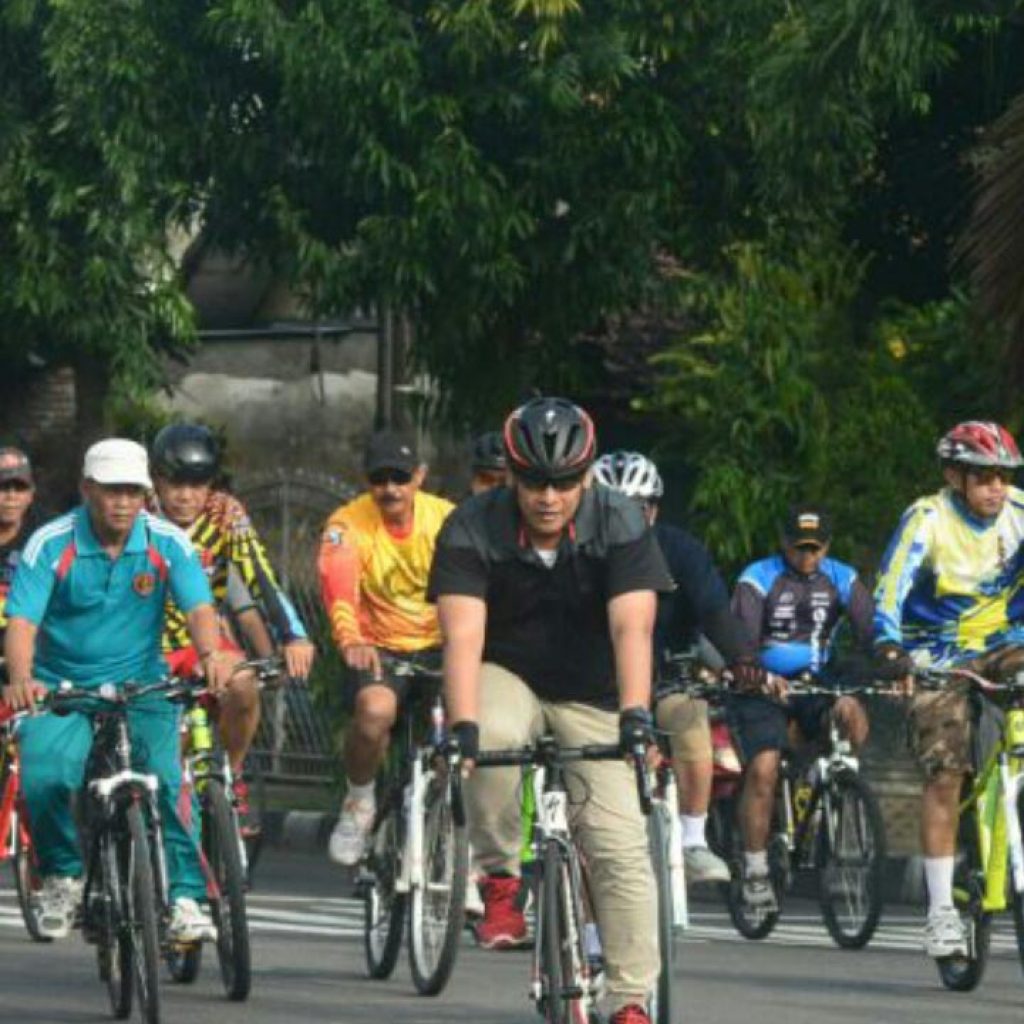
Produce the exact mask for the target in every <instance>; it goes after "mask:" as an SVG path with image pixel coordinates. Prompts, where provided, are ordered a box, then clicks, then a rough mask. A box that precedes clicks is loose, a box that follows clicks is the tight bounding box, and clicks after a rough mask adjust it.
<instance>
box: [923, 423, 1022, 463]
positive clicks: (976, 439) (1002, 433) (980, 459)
mask: <svg viewBox="0 0 1024 1024" xmlns="http://www.w3.org/2000/svg"><path fill="white" fill-rule="evenodd" d="M936 451H937V452H938V455H939V458H940V459H942V461H943V462H956V463H959V464H960V465H964V466H980V467H983V468H990V467H991V468H998V469H1018V468H1019V467H1020V466H1022V465H1024V459H1022V458H1021V454H1020V449H1019V448H1018V447H1017V442H1016V441H1014V439H1013V435H1012V434H1011V433H1010V432H1009V431H1008V430H1007V429H1006V427H1001V426H1000V425H999V424H998V423H991V422H988V421H986V420H967V421H966V422H964V423H958V424H957V425H956V426H955V427H953V429H952V430H950V431H949V432H948V433H946V434H945V435H943V437H942V439H941V440H940V441H939V444H938V447H937V448H936Z"/></svg>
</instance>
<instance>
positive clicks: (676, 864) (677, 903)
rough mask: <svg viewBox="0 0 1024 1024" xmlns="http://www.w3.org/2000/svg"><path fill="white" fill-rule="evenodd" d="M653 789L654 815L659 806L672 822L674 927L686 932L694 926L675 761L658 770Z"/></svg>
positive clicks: (670, 858) (670, 863)
mask: <svg viewBox="0 0 1024 1024" xmlns="http://www.w3.org/2000/svg"><path fill="white" fill-rule="evenodd" d="M655 782H656V784H655V786H653V787H652V795H651V800H652V803H653V804H654V805H656V806H655V807H654V808H653V809H652V813H656V812H658V805H660V806H661V807H663V808H664V812H665V817H666V820H667V821H668V823H669V825H668V833H669V834H668V867H669V878H670V881H671V887H672V926H673V927H674V928H679V929H682V930H684V931H685V930H686V929H687V928H689V927H690V904H689V899H688V897H687V893H686V867H685V861H684V860H683V825H682V822H681V821H680V820H679V785H678V783H677V782H676V773H675V771H674V769H673V767H672V762H671V761H670V760H667V759H664V758H663V759H662V761H661V763H660V764H659V765H658V767H657V768H656V769H655Z"/></svg>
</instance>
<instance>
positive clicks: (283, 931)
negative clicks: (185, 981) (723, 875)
mask: <svg viewBox="0 0 1024 1024" xmlns="http://www.w3.org/2000/svg"><path fill="white" fill-rule="evenodd" d="M248 909H249V925H250V928H251V930H252V932H253V933H254V934H256V935H259V934H268V935H269V934H273V935H294V936H296V937H297V938H301V937H305V938H329V939H342V940H346V941H348V940H354V939H361V938H362V934H363V904H362V901H361V900H358V899H355V898H353V897H324V898H312V897H309V896H291V895H288V894H283V893H267V894H261V893H259V892H254V893H251V894H250V895H249V903H248ZM692 922H693V923H692V925H691V927H690V928H689V930H688V931H687V932H685V934H684V935H683V936H682V941H683V943H684V944H688V943H709V942H740V943H743V942H747V941H748V940H747V939H744V938H743V937H742V936H740V935H739V934H737V932H736V931H735V929H733V927H732V925H731V923H730V922H729V920H728V918H727V917H726V916H725V914H724V912H721V911H708V910H698V911H696V912H694V913H693V914H692ZM922 926H923V919H922V917H919V916H915V915H912V914H908V913H907V912H906V911H900V912H898V913H894V914H892V915H888V916H885V917H883V919H882V923H881V924H880V926H879V928H878V931H877V932H876V933H875V936H874V938H873V939H872V941H871V944H870V946H869V947H868V949H869V950H879V951H884V950H892V951H898V952H918V951H921V947H922V941H921V931H922ZM23 927H24V925H23V924H22V920H21V913H20V911H19V909H18V904H17V900H16V897H15V895H14V893H13V892H12V891H10V890H9V889H4V890H3V891H0V930H3V931H7V930H8V929H21V928H23ZM757 944H758V945H774V946H790V947H794V946H796V947H809V948H822V949H830V948H833V943H832V940H831V939H830V938H829V936H828V933H827V932H826V931H825V926H824V925H823V924H822V922H821V920H820V918H817V917H815V916H813V915H809V914H793V915H791V916H790V917H783V919H782V920H781V921H780V922H779V923H778V924H777V925H776V927H775V930H774V931H773V932H772V934H771V935H770V936H769V937H768V938H766V939H763V940H761V942H759V943H757ZM992 953H993V954H994V955H996V956H1016V954H1017V944H1016V938H1015V936H1014V934H1013V928H1012V925H1011V923H1010V920H1009V918H1002V919H999V920H997V923H996V928H995V929H994V931H993V935H992Z"/></svg>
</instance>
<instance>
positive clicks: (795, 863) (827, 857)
mask: <svg viewBox="0 0 1024 1024" xmlns="http://www.w3.org/2000/svg"><path fill="white" fill-rule="evenodd" d="M788 693H789V694H791V695H793V696H802V695H823V696H827V697H831V698H833V699H838V698H839V697H842V696H852V695H855V694H858V695H859V694H863V695H872V694H884V695H887V696H891V695H892V690H891V689H888V688H886V689H880V688H877V687H873V686H858V687H842V688H840V687H836V688H833V687H822V686H817V685H814V684H812V683H806V682H804V683H802V682H799V681H793V682H790V683H789V688H788ZM736 811H738V805H737V806H736V808H735V811H734V814H733V815H732V820H731V821H729V819H728V818H724V820H723V824H725V827H726V832H727V834H726V836H725V837H723V845H724V846H725V847H726V848H727V849H728V850H729V861H730V871H731V875H732V878H731V881H730V882H729V886H728V890H727V894H726V903H727V906H728V909H729V916H730V918H731V919H732V922H733V925H734V926H735V928H736V930H737V931H738V932H739V933H740V934H741V935H743V936H744V937H745V938H748V939H755V940H756V939H763V938H765V937H766V936H768V935H769V934H771V932H772V930H773V929H774V928H775V925H776V923H777V922H778V920H779V916H780V909H778V908H781V905H782V898H783V895H784V893H786V892H787V891H789V890H790V889H791V888H792V886H793V883H794V880H795V877H796V873H797V872H798V871H815V872H816V873H817V881H818V903H819V906H820V908H821V913H822V918H823V920H824V923H825V927H826V928H827V929H828V933H829V935H830V936H831V937H832V940H833V942H835V944H836V945H837V946H839V947H840V948H841V949H861V948H863V947H864V946H865V945H867V943H868V942H870V941H871V937H872V936H873V935H874V933H875V929H876V928H877V927H878V922H879V919H880V917H881V914H882V899H883V897H882V884H883V878H882V873H883V870H884V866H885V826H884V823H883V821H882V814H881V811H880V809H879V806H878V800H877V798H876V797H875V795H874V792H873V791H872V789H871V787H870V785H869V784H868V783H867V781H866V780H865V779H864V777H863V776H862V775H861V774H860V762H859V759H858V758H857V757H856V756H854V754H853V753H852V750H851V747H850V744H849V742H848V741H847V740H846V739H844V738H843V737H842V736H841V735H840V733H839V727H838V725H837V723H836V721H835V718H834V716H833V715H831V714H830V715H829V727H828V742H827V745H826V747H825V750H824V751H823V752H822V753H821V754H820V755H819V756H818V757H816V758H815V759H814V760H813V761H812V762H811V765H810V768H809V770H807V771H806V772H804V773H803V774H802V775H801V774H800V773H798V772H797V770H796V768H795V765H794V763H793V761H792V759H791V758H789V757H788V756H785V754H784V756H783V758H782V762H781V764H780V767H779V780H778V783H777V788H776V801H775V808H774V810H773V814H772V831H771V836H770V838H769V840H768V869H769V876H770V879H771V883H772V888H773V889H774V893H775V901H776V909H770V910H765V909H762V908H752V907H749V906H748V905H747V904H746V901H745V900H744V899H743V840H742V834H741V833H742V830H741V829H740V828H739V826H738V821H737V820H736V819H737V814H736Z"/></svg>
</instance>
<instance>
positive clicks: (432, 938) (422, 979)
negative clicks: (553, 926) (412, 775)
mask: <svg viewBox="0 0 1024 1024" xmlns="http://www.w3.org/2000/svg"><path fill="white" fill-rule="evenodd" d="M468 871H469V839H468V836H467V834H466V828H465V826H463V827H462V828H459V827H458V826H457V825H456V824H455V820H454V817H453V814H452V806H451V793H450V790H449V788H448V780H447V779H446V778H443V777H441V776H439V775H437V774H436V773H435V774H433V775H432V776H430V778H429V780H428V782H427V785H426V787H425V792H424V795H423V885H422V887H421V886H417V887H416V888H415V889H414V890H413V891H412V892H411V893H410V908H409V909H410V919H409V966H410V967H411V968H412V980H413V984H414V985H415V986H416V991H417V992H419V993H420V995H424V996H436V995H437V994H438V993H439V992H440V991H441V990H442V989H443V988H444V987H445V985H446V984H447V983H448V978H449V977H450V976H451V972H452V968H453V967H454V966H455V957H456V954H457V953H458V948H459V938H460V936H461V934H462V927H463V924H464V916H465V905H466V875H467V873H468Z"/></svg>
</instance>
